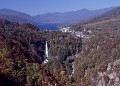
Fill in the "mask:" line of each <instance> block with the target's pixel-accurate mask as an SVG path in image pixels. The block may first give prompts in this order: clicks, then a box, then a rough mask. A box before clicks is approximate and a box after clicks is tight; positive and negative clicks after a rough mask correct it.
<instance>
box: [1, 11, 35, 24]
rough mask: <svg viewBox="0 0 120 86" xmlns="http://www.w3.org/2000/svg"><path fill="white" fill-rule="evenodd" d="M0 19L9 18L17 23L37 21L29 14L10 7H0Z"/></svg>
mask: <svg viewBox="0 0 120 86" xmlns="http://www.w3.org/2000/svg"><path fill="white" fill-rule="evenodd" d="M0 19H5V20H9V21H12V22H19V23H32V24H34V23H36V22H37V21H36V20H35V19H34V18H33V17H32V16H30V15H28V14H25V13H22V12H18V11H14V10H10V9H0Z"/></svg>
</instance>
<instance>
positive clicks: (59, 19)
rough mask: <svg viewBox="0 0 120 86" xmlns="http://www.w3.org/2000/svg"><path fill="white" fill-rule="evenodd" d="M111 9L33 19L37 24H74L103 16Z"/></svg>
mask: <svg viewBox="0 0 120 86" xmlns="http://www.w3.org/2000/svg"><path fill="white" fill-rule="evenodd" d="M112 9H113V7H111V8H105V9H100V10H87V9H81V10H78V11H72V12H65V13H59V12H55V13H47V14H43V15H37V16H34V18H37V19H38V20H39V22H42V23H74V22H77V21H80V20H84V19H88V18H92V17H94V16H97V15H100V14H103V13H105V12H108V11H110V10H112Z"/></svg>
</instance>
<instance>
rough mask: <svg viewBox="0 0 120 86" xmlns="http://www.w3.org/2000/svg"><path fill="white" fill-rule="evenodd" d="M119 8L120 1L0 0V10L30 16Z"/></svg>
mask: <svg viewBox="0 0 120 86" xmlns="http://www.w3.org/2000/svg"><path fill="white" fill-rule="evenodd" d="M116 6H120V0H0V9H3V8H6V9H12V10H16V11H20V12H23V13H27V14H29V15H31V16H35V15H38V14H45V13H48V12H50V13H53V12H69V11H76V10H80V9H83V8H86V9H89V10H98V9H102V8H108V7H116Z"/></svg>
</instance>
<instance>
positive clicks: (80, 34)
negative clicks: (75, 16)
mask: <svg viewBox="0 0 120 86" xmlns="http://www.w3.org/2000/svg"><path fill="white" fill-rule="evenodd" d="M60 30H61V31H62V32H69V33H71V34H75V35H76V36H77V37H81V38H85V39H89V38H90V36H89V35H85V34H84V33H83V32H82V31H81V32H79V31H74V30H71V29H70V27H64V28H62V29H60ZM84 31H86V32H88V33H92V31H91V30H88V31H87V30H86V29H84Z"/></svg>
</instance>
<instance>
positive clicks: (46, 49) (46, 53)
mask: <svg viewBox="0 0 120 86" xmlns="http://www.w3.org/2000/svg"><path fill="white" fill-rule="evenodd" d="M45 56H46V57H47V58H48V44H47V41H46V46H45Z"/></svg>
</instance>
